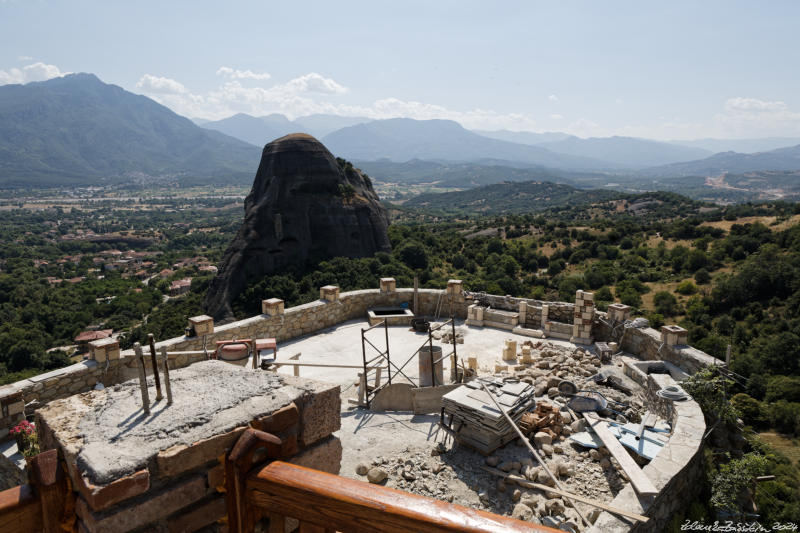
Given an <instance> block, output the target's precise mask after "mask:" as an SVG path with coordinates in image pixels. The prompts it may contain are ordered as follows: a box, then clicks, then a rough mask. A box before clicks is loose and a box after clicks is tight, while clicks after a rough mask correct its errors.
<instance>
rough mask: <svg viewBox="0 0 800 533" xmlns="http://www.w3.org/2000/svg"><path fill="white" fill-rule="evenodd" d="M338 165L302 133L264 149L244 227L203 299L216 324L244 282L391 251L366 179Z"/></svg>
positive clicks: (384, 223)
mask: <svg viewBox="0 0 800 533" xmlns="http://www.w3.org/2000/svg"><path fill="white" fill-rule="evenodd" d="M340 161H341V160H340ZM340 161H337V160H336V159H335V158H334V157H333V155H331V153H330V152H329V151H328V149H327V148H325V146H323V145H322V143H320V142H319V141H318V140H316V139H315V138H314V137H311V136H310V135H305V134H300V133H296V134H292V135H287V136H285V137H281V138H280V139H277V140H275V141H272V142H271V143H269V144H268V145H266V146H265V147H264V151H263V153H262V155H261V164H260V165H259V166H258V172H257V173H256V179H255V181H254V183H253V189H252V190H251V191H250V194H248V195H247V198H246V199H245V202H244V210H245V215H244V222H243V223H242V227H241V228H240V229H239V233H238V234H237V235H236V238H235V239H234V240H233V242H232V243H231V245H230V246H229V247H228V249H227V251H226V252H225V255H224V257H223V259H222V263H221V264H220V269H219V274H218V275H217V277H216V278H214V280H213V281H212V283H211V286H210V287H209V289H208V294H207V295H206V302H205V306H206V310H207V312H208V313H209V314H211V315H212V316H214V318H215V319H217V320H228V319H231V318H233V312H232V310H231V303H232V302H233V300H234V299H235V298H236V297H237V296H238V295H239V294H240V293H241V292H242V290H243V289H244V288H245V286H246V285H247V284H248V282H253V281H257V280H259V279H260V278H262V277H263V276H265V275H268V274H271V273H273V272H277V271H279V270H280V269H282V268H284V267H286V266H288V265H290V264H297V263H304V262H306V261H319V260H322V259H327V258H331V257H337V256H347V257H363V256H369V255H372V254H374V253H375V252H379V251H389V250H390V245H389V237H388V236H387V233H386V229H387V226H388V217H387V215H386V210H385V209H384V208H383V206H381V204H380V203H379V201H378V195H377V194H375V191H374V190H373V188H372V184H371V183H370V181H369V178H367V177H365V176H364V175H363V174H362V173H361V172H360V171H358V170H356V169H354V168H353V167H352V166H350V165H349V164H344V163H341V162H340ZM264 296H265V297H268V296H270V295H264Z"/></svg>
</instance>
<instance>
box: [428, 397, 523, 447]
mask: <svg viewBox="0 0 800 533" xmlns="http://www.w3.org/2000/svg"><path fill="white" fill-rule="evenodd" d="M486 385H487V388H489V390H490V391H491V393H492V394H493V395H494V396H495V399H496V400H497V401H498V403H500V405H501V406H502V407H503V409H504V410H505V411H506V413H508V415H509V416H510V417H511V419H512V420H514V421H515V422H516V421H518V420H519V419H520V417H522V415H523V414H524V413H525V412H527V411H528V410H530V409H532V408H533V406H534V405H535V400H534V397H533V394H534V388H533V387H532V386H531V385H529V384H527V383H521V382H516V383H503V382H502V381H492V382H487V383H486ZM442 407H443V408H444V412H445V413H446V414H447V415H449V416H450V418H451V422H452V423H451V429H453V431H454V432H455V435H456V438H457V439H458V440H459V442H461V443H463V444H466V445H468V446H470V447H472V448H474V449H475V450H477V451H479V452H481V453H484V454H488V453H491V452H492V451H494V450H496V449H497V448H499V447H500V446H502V445H503V444H506V443H507V442H510V441H511V440H513V439H514V438H516V435H517V434H516V432H515V431H514V428H512V427H511V425H510V424H509V423H508V421H507V420H506V418H505V417H504V416H503V413H501V412H500V411H499V410H498V409H497V406H496V405H495V404H494V402H492V400H491V398H490V397H489V396H488V395H487V394H486V392H485V391H484V390H483V389H481V387H480V385H478V382H477V381H471V382H470V383H468V384H467V385H464V386H461V387H459V388H457V389H455V390H454V391H451V392H449V393H447V394H445V395H444V396H443V397H442Z"/></svg>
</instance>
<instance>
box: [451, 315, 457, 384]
mask: <svg viewBox="0 0 800 533" xmlns="http://www.w3.org/2000/svg"><path fill="white" fill-rule="evenodd" d="M450 321H451V322H452V323H453V378H454V379H453V382H454V383H456V382H458V352H457V351H456V344H458V342H456V317H455V315H453V316H451V317H450Z"/></svg>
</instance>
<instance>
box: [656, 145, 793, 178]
mask: <svg viewBox="0 0 800 533" xmlns="http://www.w3.org/2000/svg"><path fill="white" fill-rule="evenodd" d="M770 170H800V144H798V145H797V146H789V147H786V148H778V149H776V150H770V151H768V152H758V153H755V154H740V153H737V152H723V153H719V154H714V155H712V156H711V157H707V158H705V159H700V160H697V161H686V162H681V163H673V164H670V165H662V166H657V167H653V168H648V169H646V170H644V171H642V173H643V174H644V175H647V176H662V177H681V176H714V175H717V174H721V173H723V172H730V173H733V174H743V173H746V172H755V171H770Z"/></svg>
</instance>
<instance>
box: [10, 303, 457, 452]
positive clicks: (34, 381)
mask: <svg viewBox="0 0 800 533" xmlns="http://www.w3.org/2000/svg"><path fill="white" fill-rule="evenodd" d="M413 300H414V290H413V289H397V290H394V291H391V292H382V291H380V290H379V289H368V290H359V291H350V292H345V293H341V294H340V295H339V297H338V300H337V301H333V302H330V301H327V300H323V299H320V300H316V301H314V302H310V303H307V304H303V305H298V306H295V307H290V308H288V309H286V310H285V312H284V314H283V315H278V316H269V315H264V314H262V315H257V316H254V317H250V318H247V319H244V320H239V321H236V322H231V323H229V324H225V325H222V326H217V327H216V328H214V332H213V333H212V334H210V335H207V336H206V339H205V342H206V347H207V349H208V350H209V352H212V351H213V350H214V349H215V347H216V346H215V341H217V340H229V339H234V338H239V339H243V338H263V337H274V338H276V339H277V341H278V342H279V343H280V342H283V341H287V340H289V339H293V338H295V337H299V336H302V335H308V334H311V333H314V332H317V331H320V330H323V329H326V328H330V327H332V326H335V325H336V324H339V323H341V322H344V321H346V320H351V319H355V318H366V315H367V309H369V308H372V307H379V306H394V305H399V304H401V303H403V302H406V303H408V304H409V307H411V305H412V303H413ZM451 302H452V309H453V312H454V313H455V315H456V316H458V317H461V318H464V317H466V314H467V305H468V304H469V303H471V301H465V299H464V297H463V294H462V295H459V296H453V297H451V296H448V295H447V294H446V291H445V290H439V289H419V291H418V305H419V310H418V311H419V313H418V314H420V315H427V316H432V315H434V313H435V311H436V309H437V307H440V309H441V311H440V315H441V316H449V314H450V309H451ZM162 346H163V347H165V348H166V349H167V350H168V351H169V352H173V353H170V354H169V367H170V368H171V369H175V368H182V367H185V366H188V365H191V364H193V363H196V362H198V361H202V360H204V359H205V356H204V355H203V354H186V353H174V352H188V351H198V350H202V349H203V338H202V337H176V338H173V339H168V340H164V341H161V342H158V343H156V349H157V351H159V352H160V349H161V347H162ZM143 349H144V353H145V355H146V356H147V355H149V353H150V352H149V348H148V347H143ZM149 359H150V358H149V357H145V364H146V366H147V367H148V369H149V370H152V369H151V367H150V364H149ZM137 375H138V374H137V369H136V361H135V358H134V355H133V350H126V351H123V352H122V353H121V356H120V358H119V359H113V360H108V361H105V362H102V363H98V362H97V361H93V360H87V361H82V362H80V363H76V364H74V365H70V366H68V367H64V368H59V369H57V370H53V371H51V372H47V373H45V374H40V375H38V376H33V377H31V378H28V379H24V380H21V381H18V382H16V383H11V384H9V385H5V386H3V387H0V402H3V401H4V400H6V399H8V400H9V401H12V400H13V401H14V402H15V403H14V405H15V406H16V405H17V404H19V407H20V408H21V407H22V402H24V404H26V405H28V409H27V410H28V414H30V412H31V411H32V410H33V409H35V408H37V407H39V406H40V405H44V404H46V403H48V402H51V401H53V400H57V399H60V398H66V397H68V396H71V395H73V394H78V393H80V392H86V391H89V390H92V389H93V388H94V387H95V386H96V385H97V383H102V384H103V385H104V386H111V385H114V384H117V383H120V382H122V381H126V380H128V379H133V378H135V377H136V376H137ZM31 403H33V405H31ZM21 416H22V411H21V409H20V417H18V418H21ZM18 421H19V420H17V418H13V417H6V418H4V419H1V420H0V422H6V423H4V424H0V439H2V438H4V437H6V436H7V435H8V430H9V429H10V427H12V426H13V424H14V423H16V422H18ZM12 422H13V423H12Z"/></svg>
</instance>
